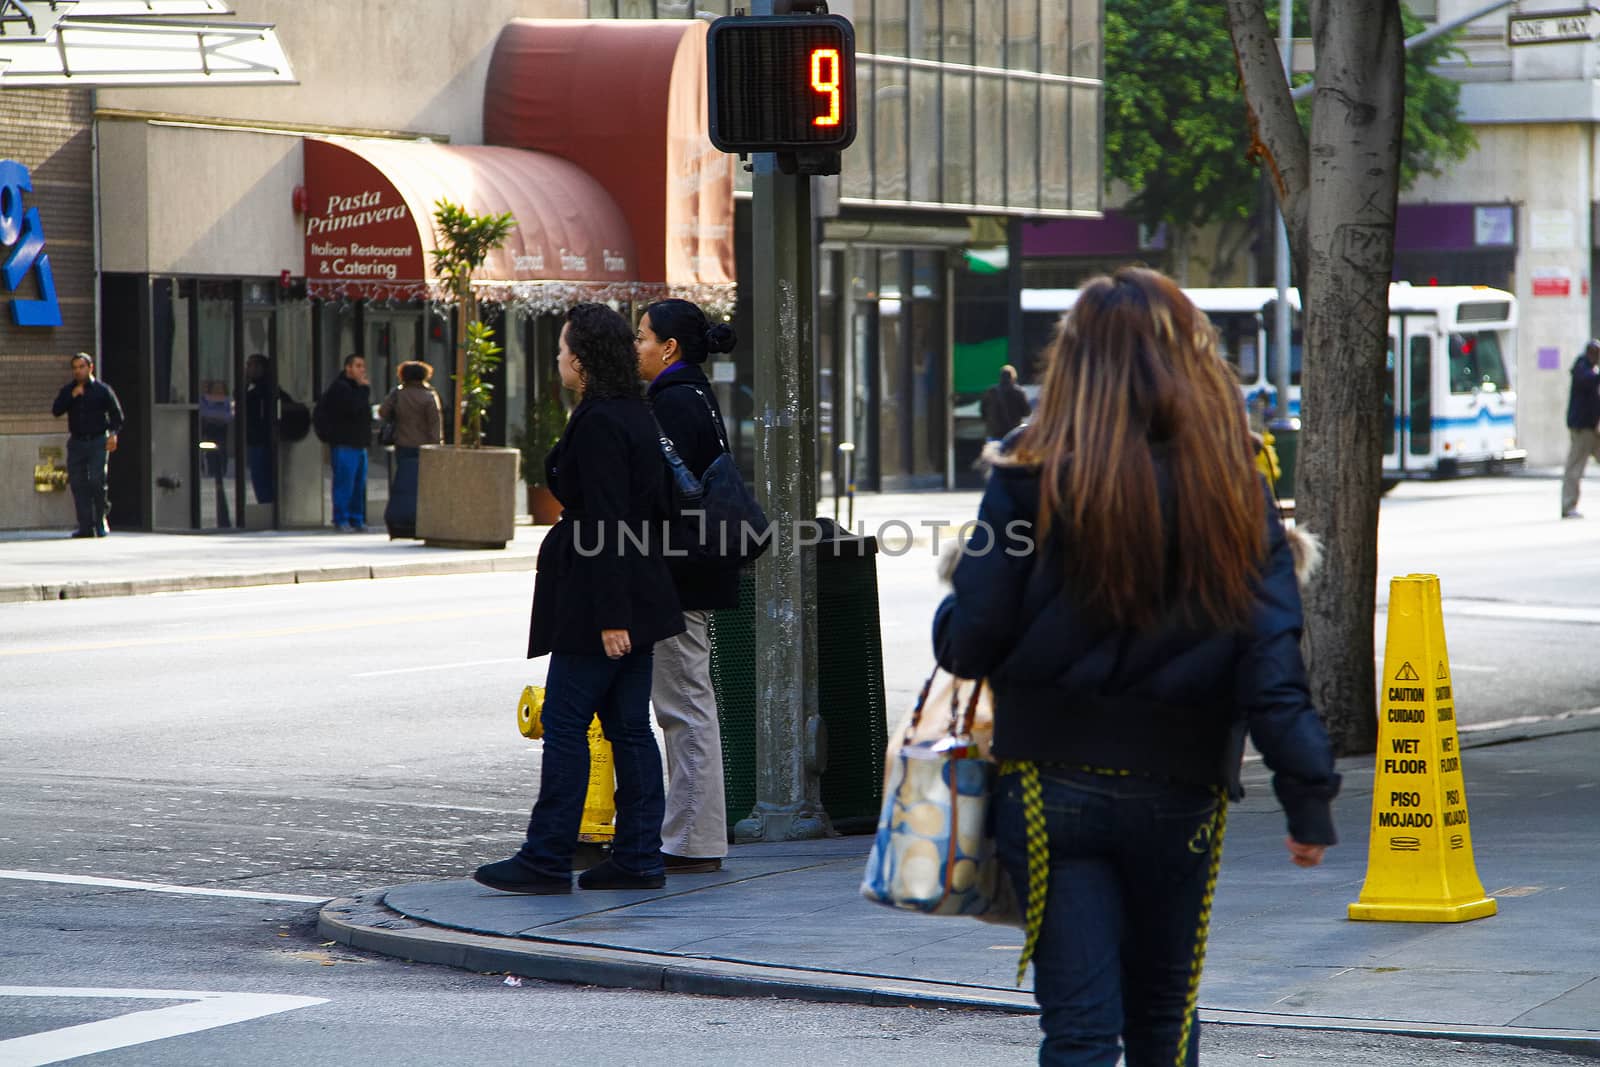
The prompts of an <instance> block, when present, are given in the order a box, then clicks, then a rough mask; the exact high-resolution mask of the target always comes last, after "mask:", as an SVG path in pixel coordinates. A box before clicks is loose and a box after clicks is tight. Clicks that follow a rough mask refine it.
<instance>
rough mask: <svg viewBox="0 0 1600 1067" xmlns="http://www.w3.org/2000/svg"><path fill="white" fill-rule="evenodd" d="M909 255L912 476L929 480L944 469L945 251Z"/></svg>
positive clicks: (945, 390) (945, 395) (942, 472)
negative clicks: (910, 280)
mask: <svg viewBox="0 0 1600 1067" xmlns="http://www.w3.org/2000/svg"><path fill="white" fill-rule="evenodd" d="M910 259H911V279H912V284H911V303H910V312H911V315H910V319H909V323H908V327H909V329H910V331H911V336H910V345H909V348H910V353H909V355H910V364H911V365H910V373H911V407H910V410H909V412H908V415H909V417H910V418H911V419H912V420H914V422H913V427H912V433H911V457H910V458H911V474H912V475H913V476H917V477H920V478H921V479H924V480H926V479H930V478H933V477H941V478H942V477H943V475H944V473H945V425H944V408H945V404H946V403H947V402H948V401H947V397H948V395H949V394H948V391H947V388H948V387H947V384H946V381H945V378H946V375H945V363H946V355H945V353H946V348H947V346H946V345H945V343H944V334H945V307H944V299H943V297H944V288H945V286H944V255H943V253H940V252H913V253H912V254H911V256H910Z"/></svg>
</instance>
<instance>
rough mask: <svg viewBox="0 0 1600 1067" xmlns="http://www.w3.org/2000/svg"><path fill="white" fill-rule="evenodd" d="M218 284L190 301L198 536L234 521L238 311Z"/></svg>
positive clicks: (227, 288) (204, 285)
mask: <svg viewBox="0 0 1600 1067" xmlns="http://www.w3.org/2000/svg"><path fill="white" fill-rule="evenodd" d="M232 288H233V287H232V286H231V285H228V284H226V283H221V282H200V283H199V284H198V286H197V292H196V294H195V295H196V301H195V330H196V332H195V338H194V340H195V366H196V368H197V370H198V374H197V375H196V377H197V378H198V380H199V383H200V391H199V397H198V403H199V416H200V440H199V442H198V446H199V449H200V477H201V479H202V485H201V488H200V516H199V518H200V522H199V526H200V528H201V529H202V530H214V529H222V528H227V527H231V526H233V525H234V520H235V518H242V516H239V515H237V510H238V509H237V504H238V501H237V500H235V499H234V492H233V490H234V482H235V477H236V473H235V470H234V466H233V454H234V452H235V446H234V432H235V422H236V420H235V419H234V412H235V404H234V379H233V353H234V348H233V339H234V331H233V327H234V317H235V315H236V313H237V307H236V305H235V302H234V299H233V293H232V292H231V289H232Z"/></svg>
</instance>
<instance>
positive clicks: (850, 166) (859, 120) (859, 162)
mask: <svg viewBox="0 0 1600 1067" xmlns="http://www.w3.org/2000/svg"><path fill="white" fill-rule="evenodd" d="M858 43H859V42H858ZM875 68H876V64H874V63H873V62H872V61H871V60H865V59H864V60H858V61H857V62H856V101H857V103H856V139H855V141H854V142H853V143H852V144H851V145H850V147H849V148H847V149H845V150H844V159H843V161H842V162H841V165H840V167H839V170H840V174H839V194H840V195H841V196H853V197H860V198H861V199H863V200H870V199H871V198H872V167H873V151H872V141H873V137H874V135H875V133H874V124H873V121H872V115H873V110H874V109H873V101H874V100H875V99H876V98H877V94H876V92H875V91H874V86H875V85H876V84H877V82H876V80H875V78H874V71H875ZM734 173H735V174H736V175H740V176H742V177H744V178H745V179H746V182H747V183H748V179H749V175H747V174H745V173H744V168H743V167H739V168H737V169H736V170H735V171H734ZM745 188H749V185H748V184H746V185H745Z"/></svg>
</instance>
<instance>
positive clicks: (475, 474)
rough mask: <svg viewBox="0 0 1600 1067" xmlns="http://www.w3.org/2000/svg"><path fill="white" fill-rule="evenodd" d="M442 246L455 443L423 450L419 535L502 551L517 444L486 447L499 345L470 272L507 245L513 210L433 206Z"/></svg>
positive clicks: (512, 508) (513, 508)
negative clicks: (449, 299) (452, 328)
mask: <svg viewBox="0 0 1600 1067" xmlns="http://www.w3.org/2000/svg"><path fill="white" fill-rule="evenodd" d="M433 219H434V225H435V229H436V233H437V234H438V237H439V247H438V248H437V249H435V250H434V252H433V261H434V268H435V269H436V270H437V271H438V272H439V275H440V276H441V277H442V278H443V279H444V280H445V281H446V282H447V283H448V284H449V286H450V290H451V292H452V293H453V294H454V296H455V300H456V373H455V375H454V380H455V383H456V397H457V403H456V405H455V414H454V420H453V425H454V437H453V440H454V442H455V443H454V444H453V445H434V446H428V447H425V448H423V449H422V455H421V462H420V464H419V465H418V475H417V537H419V538H420V539H422V540H423V541H425V542H426V543H427V544H430V545H437V546H444V547H449V548H504V547H505V546H506V542H507V541H510V540H511V539H512V537H514V536H515V535H516V521H517V496H516V493H517V465H518V460H519V459H520V458H521V453H520V452H518V450H517V449H515V448H485V447H483V418H484V415H485V414H486V413H487V412H488V410H489V404H490V402H491V401H492V400H493V399H494V384H493V383H492V382H490V381H489V380H488V378H489V374H490V372H491V371H493V369H494V367H495V365H496V364H498V363H499V362H500V353H501V351H502V349H501V348H500V346H499V345H497V344H495V343H494V331H493V330H491V329H490V328H489V327H488V326H486V325H484V324H483V323H482V322H480V321H479V320H478V308H477V301H476V300H475V299H474V298H473V295H472V272H473V271H475V270H477V269H478V268H479V267H481V266H483V262H484V260H485V259H487V258H488V256H489V253H490V252H492V251H494V250H495V249H496V248H498V247H500V246H501V245H502V244H504V243H505V239H506V236H507V235H508V234H509V233H510V232H511V228H512V227H513V226H515V225H516V221H515V220H514V219H512V217H511V215H510V214H509V213H506V214H499V215H474V214H472V213H471V212H469V211H467V210H466V209H465V208H463V207H460V206H459V205H456V204H452V203H451V202H450V201H448V200H440V201H438V202H437V203H436V204H435V205H434V212H433Z"/></svg>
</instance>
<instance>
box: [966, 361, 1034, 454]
mask: <svg viewBox="0 0 1600 1067" xmlns="http://www.w3.org/2000/svg"><path fill="white" fill-rule="evenodd" d="M978 410H979V411H980V412H981V413H982V414H983V434H984V436H985V437H986V438H988V439H989V440H991V441H1001V440H1004V439H1005V436H1006V434H1008V433H1010V432H1011V431H1012V430H1015V429H1016V428H1017V427H1018V426H1021V425H1022V420H1023V419H1026V418H1027V417H1028V416H1029V415H1030V414H1032V413H1033V408H1032V405H1030V404H1029V403H1028V394H1027V393H1024V392H1023V391H1022V386H1020V385H1018V384H1017V368H1015V367H1013V366H1012V365H1011V364H1009V363H1007V364H1006V365H1005V366H1004V367H1001V368H1000V380H999V381H998V382H996V383H995V384H994V385H992V386H990V387H989V389H988V391H987V392H985V393H984V394H983V398H982V399H981V400H980V401H979V402H978Z"/></svg>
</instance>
